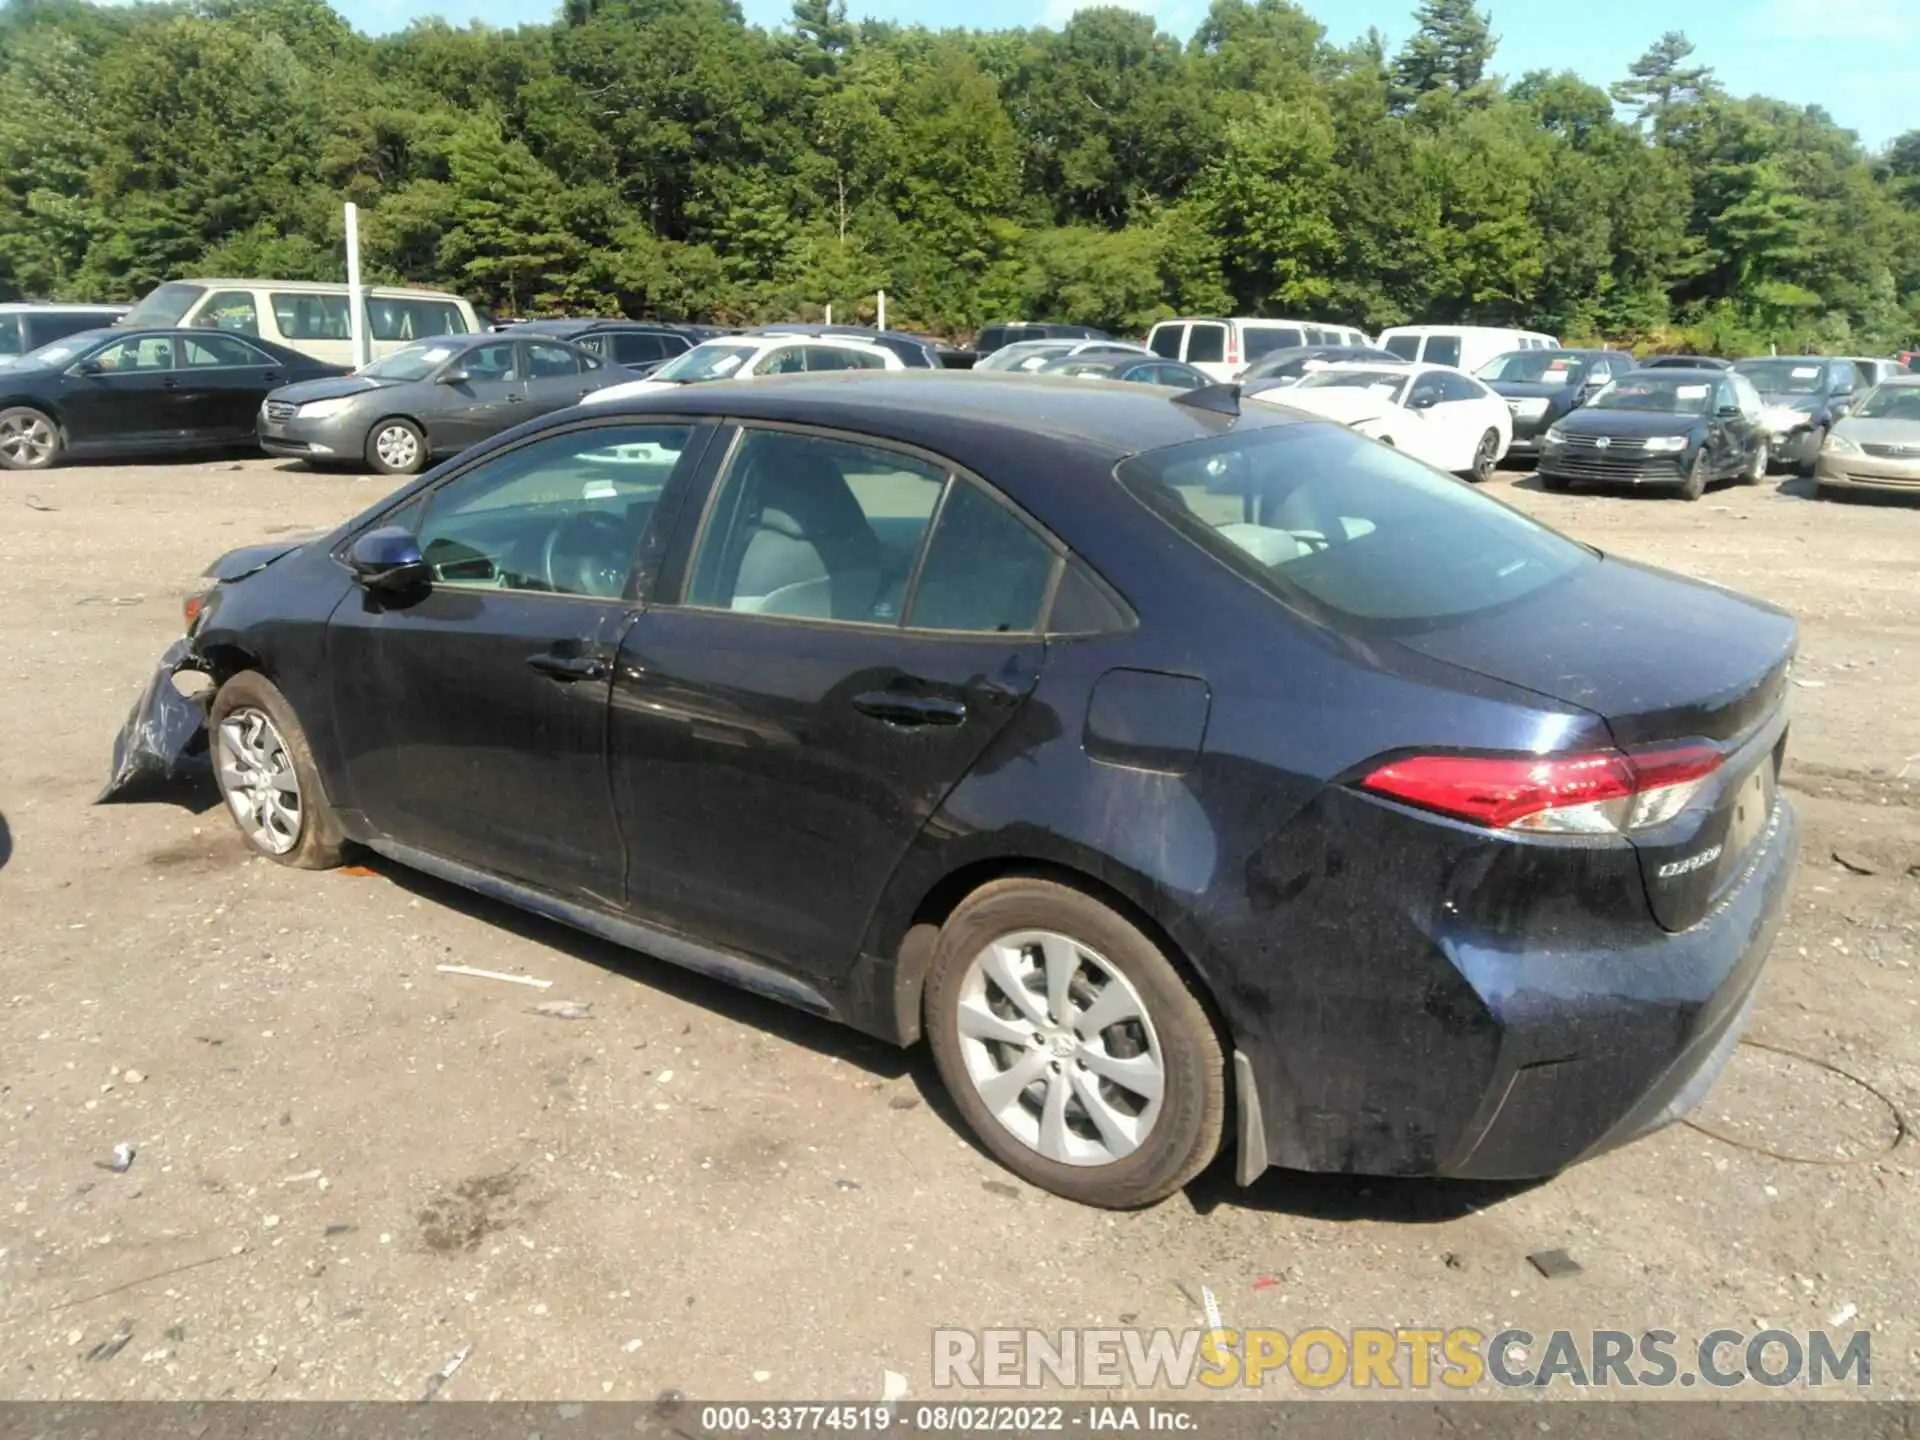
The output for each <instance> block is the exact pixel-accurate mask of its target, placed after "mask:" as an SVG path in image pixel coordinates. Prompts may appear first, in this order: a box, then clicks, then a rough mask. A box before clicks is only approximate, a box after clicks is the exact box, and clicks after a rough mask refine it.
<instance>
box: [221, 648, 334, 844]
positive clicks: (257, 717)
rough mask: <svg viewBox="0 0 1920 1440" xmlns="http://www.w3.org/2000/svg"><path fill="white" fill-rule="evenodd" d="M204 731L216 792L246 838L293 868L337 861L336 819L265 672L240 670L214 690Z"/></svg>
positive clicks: (288, 710)
mask: <svg viewBox="0 0 1920 1440" xmlns="http://www.w3.org/2000/svg"><path fill="white" fill-rule="evenodd" d="M207 730H208V733H209V735H210V737H211V739H212V742H213V775H214V780H215V782H216V783H217V784H218V785H219V787H220V798H221V799H223V800H225V801H226V802H227V811H228V813H229V814H231V815H232V816H233V821H234V824H236V825H238V826H239V827H240V833H241V835H242V836H244V837H245V838H246V841H247V844H248V845H250V846H252V847H253V849H254V851H255V852H256V853H257V854H260V855H264V856H266V857H267V859H269V860H273V861H276V862H278V863H279V864H282V865H291V866H293V867H294V868H295V869H297V870H327V869H331V868H332V867H333V866H335V865H338V864H339V863H340V859H341V854H342V847H341V840H342V837H341V834H340V827H339V823H338V822H337V821H336V820H335V818H334V814H333V807H332V806H331V805H329V804H328V803H327V796H326V791H325V790H324V789H323V788H322V787H321V784H320V774H319V771H318V770H317V769H316V768H315V767H314V763H313V751H312V749H311V747H309V746H308V744H307V736H306V732H305V731H304V730H302V729H301V728H300V721H299V720H298V719H297V718H296V717H295V715H294V713H293V708H292V707H291V706H290V705H288V704H287V698H286V696H284V695H282V694H281V693H280V691H279V689H278V688H277V687H275V686H274V685H273V684H272V682H270V681H269V680H268V679H267V678H266V677H265V676H264V675H261V674H259V673H257V672H255V671H252V670H246V671H242V672H241V673H240V674H238V675H236V676H234V677H233V678H232V679H231V680H229V681H227V683H226V684H224V685H222V686H221V687H220V691H219V693H218V694H217V695H215V696H214V697H213V707H212V709H211V710H210V711H209V712H208V715H207Z"/></svg>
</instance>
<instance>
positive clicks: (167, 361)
mask: <svg viewBox="0 0 1920 1440" xmlns="http://www.w3.org/2000/svg"><path fill="white" fill-rule="evenodd" d="M344 373H345V372H344V371H343V370H342V369H341V368H340V367H339V366H337V365H327V364H323V363H322V362H321V361H318V360H313V359H309V358H308V357H307V356H305V355H301V354H299V353H297V352H295V351H292V350H289V349H287V348H286V347H285V346H282V345H275V344H273V343H272V342H271V341H267V340H257V339H255V338H254V337H252V336H250V335H248V336H241V335H229V334H226V333H224V332H222V331H215V330H82V331H80V332H78V333H77V334H73V335H69V336H67V337H66V338H65V339H64V340H56V341H54V342H53V343H52V344H51V345H42V346H41V347H40V348H39V349H38V350H34V351H32V352H30V353H29V354H26V355H22V356H20V357H19V358H18V359H16V360H14V361H12V362H11V363H10V364H8V365H5V366H0V468H5V469H8V470H44V469H46V468H47V467H48V466H50V465H56V464H58V463H59V462H60V461H61V460H62V459H64V458H65V457H67V456H74V457H76V458H78V457H83V456H89V455H158V454H164V453H166V452H169V451H176V450H184V449H192V448H196V447H200V448H210V447H214V446H222V445H250V444H252V442H253V438H254V431H253V417H254V415H255V414H256V413H257V412H258V411H259V409H260V402H261V401H262V400H264V399H265V398H266V396H267V394H268V392H269V391H272V390H275V389H277V388H278V387H280V386H282V385H285V384H288V383H289V382H295V381H301V380H313V379H319V378H322V377H324V376H329V375H341V374H344Z"/></svg>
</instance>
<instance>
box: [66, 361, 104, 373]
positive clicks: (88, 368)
mask: <svg viewBox="0 0 1920 1440" xmlns="http://www.w3.org/2000/svg"><path fill="white" fill-rule="evenodd" d="M104 368H105V367H104V366H102V365H101V364H100V362H99V361H98V360H82V361H81V362H80V363H79V364H78V365H75V366H74V367H73V373H74V374H76V375H99V374H101V373H102V372H103V370H104Z"/></svg>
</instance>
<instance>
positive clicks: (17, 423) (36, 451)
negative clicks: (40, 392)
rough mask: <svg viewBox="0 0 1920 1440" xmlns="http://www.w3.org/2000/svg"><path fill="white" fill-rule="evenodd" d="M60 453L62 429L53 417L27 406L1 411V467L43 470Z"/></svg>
mask: <svg viewBox="0 0 1920 1440" xmlns="http://www.w3.org/2000/svg"><path fill="white" fill-rule="evenodd" d="M59 454H60V430H59V427H58V426H56V425H55V424H54V423H53V421H52V419H51V418H50V417H48V416H46V415H44V414H42V413H41V412H40V411H38V410H34V409H30V408H29V407H27V406H25V405H21V406H16V407H15V408H13V409H10V410H0V467H4V468H5V469H8V470H44V469H46V468H47V467H48V466H49V465H51V464H53V462H54V461H55V460H56V459H57V458H58V457H59Z"/></svg>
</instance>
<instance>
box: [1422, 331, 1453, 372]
mask: <svg viewBox="0 0 1920 1440" xmlns="http://www.w3.org/2000/svg"><path fill="white" fill-rule="evenodd" d="M1426 361H1427V364H1429V365H1458V364H1459V363H1460V337H1459V336H1458V335H1429V336H1428V337H1427V353H1426Z"/></svg>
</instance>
